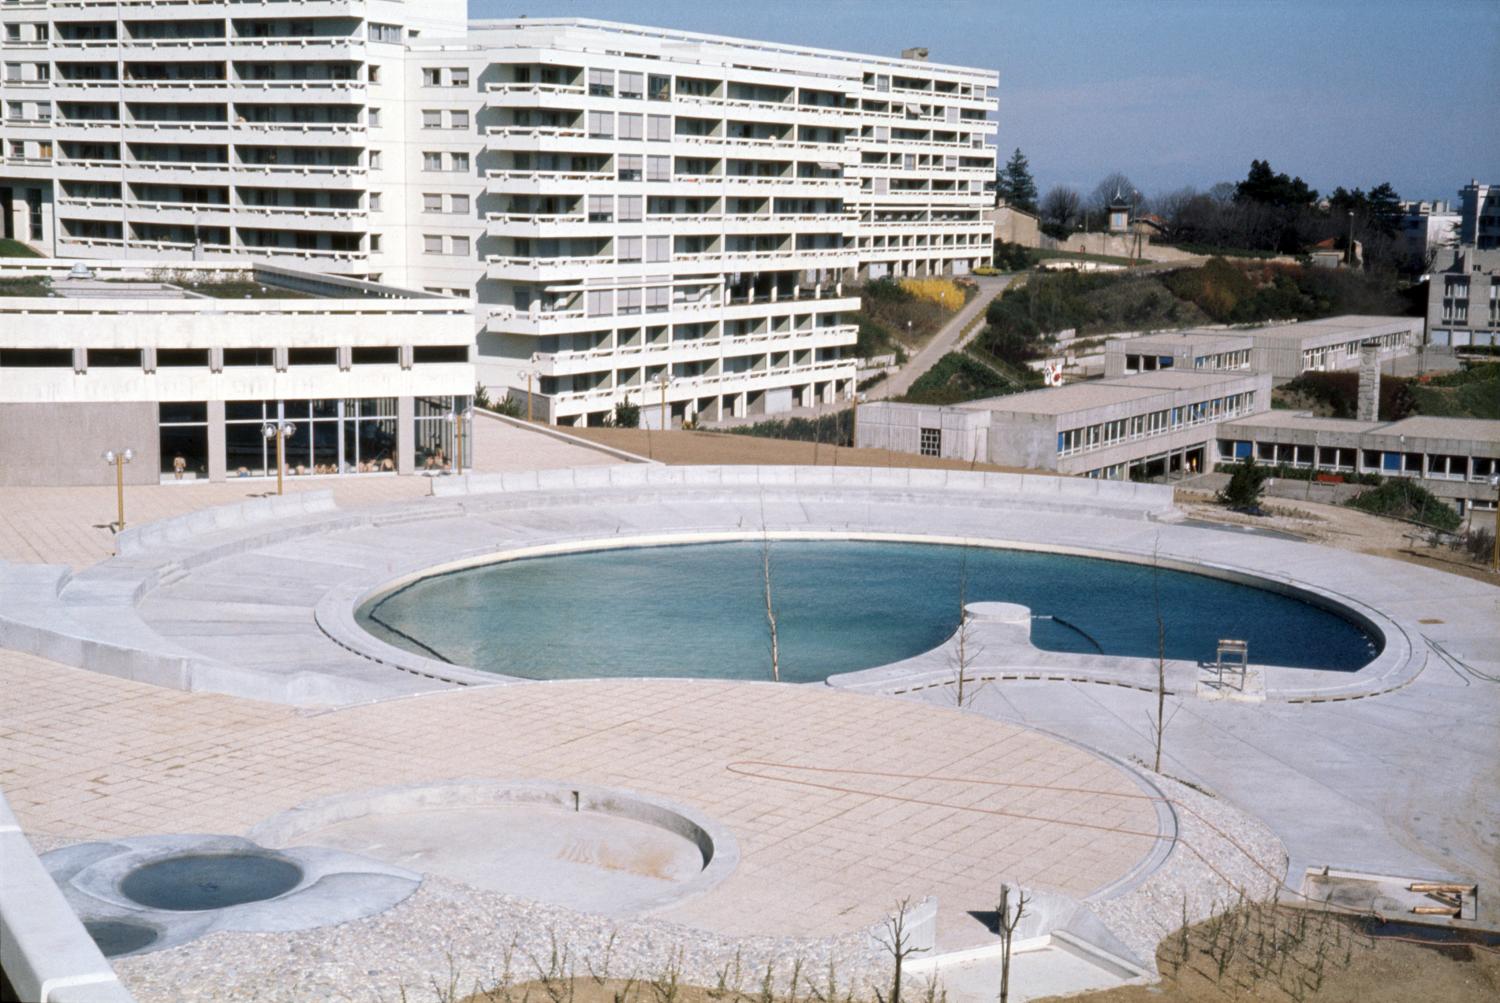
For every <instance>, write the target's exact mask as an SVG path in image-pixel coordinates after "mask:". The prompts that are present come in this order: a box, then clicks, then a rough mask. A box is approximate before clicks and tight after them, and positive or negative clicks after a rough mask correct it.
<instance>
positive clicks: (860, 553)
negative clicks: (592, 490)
mask: <svg viewBox="0 0 1500 1003" xmlns="http://www.w3.org/2000/svg"><path fill="white" fill-rule="evenodd" d="M769 557H770V576H769V577H770V581H771V597H772V608H773V609H774V610H775V613H776V620H777V633H778V639H779V642H780V664H781V677H782V679H783V680H785V681H790V682H816V681H820V680H823V679H826V678H827V677H828V676H830V675H833V674H836V673H840V672H852V671H855V670H858V669H867V668H872V667H874V666H877V665H885V664H887V663H890V662H895V661H899V660H901V659H903V658H909V657H911V656H913V655H916V654H919V653H921V652H923V651H926V650H928V649H931V648H934V647H936V646H938V645H939V644H941V643H942V642H943V641H944V640H945V639H946V638H947V637H949V636H950V635H951V634H952V633H953V631H954V629H955V627H956V626H957V624H958V611H959V607H960V596H962V597H963V598H964V600H965V601H967V602H986V601H996V602H1014V603H1022V604H1024V605H1026V606H1029V607H1031V611H1032V614H1033V615H1034V616H1035V617H1036V619H1035V620H1034V621H1033V624H1032V642H1033V643H1034V644H1035V645H1036V646H1037V647H1039V648H1044V649H1047V650H1051V651H1068V652H1080V653H1088V654H1099V653H1103V654H1109V655H1127V656H1137V657H1146V658H1154V657H1156V654H1157V650H1158V647H1157V645H1158V632H1157V611H1158V609H1159V610H1160V616H1161V623H1162V626H1163V630H1164V635H1165V649H1166V655H1167V657H1168V658H1174V659H1188V660H1205V659H1212V658H1213V656H1214V651H1215V646H1216V643H1217V641H1218V639H1219V638H1221V637H1235V638H1243V639H1245V640H1247V641H1248V642H1249V645H1250V658H1251V660H1252V661H1253V662H1255V663H1256V664H1260V665H1284V666H1292V667H1297V668H1312V669H1332V670H1338V671H1353V670H1355V669H1358V668H1360V667H1361V666H1363V665H1364V664H1365V663H1367V662H1368V661H1370V659H1372V658H1374V657H1375V656H1376V655H1377V654H1378V653H1379V650H1380V649H1379V645H1378V643H1377V642H1376V640H1375V639H1374V638H1372V637H1371V636H1370V635H1369V634H1367V633H1366V632H1365V631H1364V630H1363V629H1362V628H1360V627H1359V626H1356V625H1355V624H1354V623H1353V622H1351V621H1350V620H1349V619H1346V618H1345V617H1343V616H1340V615H1339V614H1338V613H1336V612H1333V611H1331V610H1328V609H1325V608H1323V607H1321V606H1317V605H1313V604H1312V603H1308V602H1304V601H1302V600H1300V599H1297V598H1294V597H1291V596H1285V595H1281V594H1279V593H1276V592H1271V591H1268V590H1266V589H1260V588H1255V587H1252V586H1248V585H1241V584H1238V583H1235V582H1229V581H1224V580H1222V579H1218V578H1211V577H1208V576H1206V575H1200V574H1192V573H1188V572H1182V571H1171V570H1165V569H1157V568H1154V567H1152V566H1149V565H1140V564H1131V563H1126V562H1122V561H1110V560H1103V559H1098V558H1089V557H1073V556H1068V555H1062V554H1050V553H1033V552H1026V551H1015V550H1002V549H993V548H987V547H958V546H948V545H941V544H928V543H884V542H867V541H844V540H839V541H821V540H819V541H801V540H797V541H776V542H772V543H771V544H770V545H769ZM764 558H765V551H764V548H763V545H762V544H761V543H759V542H740V543H704V544H688V545H682V546H667V547H640V548H631V549H621V550H601V551H588V552H580V553H572V554H562V555H555V556H546V557H533V558H526V559H521V560H512V561H504V562H499V563H494V564H486V565H482V566H479V567H475V568H469V569H465V570H462V571H455V572H451V573H446V574H438V575H433V576H431V577H428V578H423V579H420V580H418V581H416V582H414V583H412V584H410V585H407V586H405V587H403V588H401V589H398V590H396V591H393V592H391V593H389V594H387V595H383V596H380V597H377V598H375V599H373V600H372V601H370V602H367V603H365V604H364V606H362V607H361V608H360V610H359V611H358V619H359V621H360V623H361V624H362V625H363V626H364V627H365V629H367V630H369V631H370V632H371V633H373V634H374V635H375V636H377V637H379V638H380V639H382V640H385V641H387V642H389V643H391V644H394V645H397V646H398V647H402V648H405V649H407V650H409V651H413V652H416V653H419V654H423V655H427V656H429V657H433V656H436V657H438V658H441V659H444V660H447V661H450V662H453V663H455V664H458V665H465V666H469V667H471V668H476V669H482V670H485V671H490V672H497V673H503V674H505V675H512V676H523V677H528V678H534V679H577V678H595V677H604V676H702V677H711V678H716V679H769V678H770V653H769V652H770V643H769V630H768V628H767V623H766V604H765V579H766V575H765V566H764Z"/></svg>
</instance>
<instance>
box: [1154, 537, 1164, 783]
mask: <svg viewBox="0 0 1500 1003" xmlns="http://www.w3.org/2000/svg"><path fill="white" fill-rule="evenodd" d="M1160 547H1161V536H1160V534H1158V535H1157V537H1156V542H1155V543H1153V544H1152V545H1151V602H1152V605H1153V607H1154V609H1155V613H1156V717H1155V719H1154V720H1153V721H1152V722H1151V723H1152V725H1153V728H1154V730H1155V732H1156V759H1155V762H1154V765H1153V766H1152V767H1151V769H1152V770H1153V771H1154V772H1156V773H1160V772H1161V741H1162V733H1163V732H1165V731H1166V730H1167V721H1166V712H1167V622H1166V620H1165V619H1163V617H1162V615H1161V562H1160V560H1159V559H1158V556H1157V553H1158V550H1159V548H1160Z"/></svg>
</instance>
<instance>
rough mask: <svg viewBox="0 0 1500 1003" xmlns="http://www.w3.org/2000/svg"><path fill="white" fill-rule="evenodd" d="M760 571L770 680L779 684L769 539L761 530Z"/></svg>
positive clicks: (779, 659)
mask: <svg viewBox="0 0 1500 1003" xmlns="http://www.w3.org/2000/svg"><path fill="white" fill-rule="evenodd" d="M760 569H761V576H762V578H763V580H764V582H765V586H766V625H767V626H768V627H770V628H771V679H772V681H773V682H778V683H779V682H781V643H780V641H779V639H778V638H777V636H776V610H775V607H773V606H772V605H771V537H770V535H769V534H767V533H766V532H765V530H764V529H762V530H761V541H760Z"/></svg>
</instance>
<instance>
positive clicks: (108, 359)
mask: <svg viewBox="0 0 1500 1003" xmlns="http://www.w3.org/2000/svg"><path fill="white" fill-rule="evenodd" d="M88 364H89V367H90V368H93V367H95V366H99V367H103V368H111V369H139V368H141V350H140V349H139V348H91V349H89V350H88Z"/></svg>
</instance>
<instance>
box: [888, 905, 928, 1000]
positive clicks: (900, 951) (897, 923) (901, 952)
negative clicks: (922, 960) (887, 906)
mask: <svg viewBox="0 0 1500 1003" xmlns="http://www.w3.org/2000/svg"><path fill="white" fill-rule="evenodd" d="M910 910H911V899H902V900H901V901H900V902H897V903H896V911H895V913H894V914H892V915H890V916H887V917H886V918H885V922H884V923H882V924H881V929H880V932H879V933H877V934H875V942H876V943H877V944H879V945H880V946H881V947H883V948H885V950H886V953H887V954H889V955H890V956H891V960H893V961H894V962H895V972H894V974H893V975H892V976H891V991H890V994H889V995H886V994H885V993H882V992H881V991H880V989H879V987H876V989H875V999H876V1003H901V977H902V969H904V968H905V967H906V959H907V958H910V957H911V956H912V955H913V954H921V953H923V952H924V951H926V950H927V948H925V947H918V946H916V945H915V944H913V943H912V939H913V934H912V931H911V928H910V927H908V926H907V925H906V914H907V913H908V912H909V911H910Z"/></svg>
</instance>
